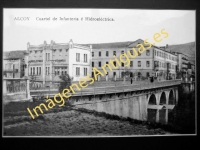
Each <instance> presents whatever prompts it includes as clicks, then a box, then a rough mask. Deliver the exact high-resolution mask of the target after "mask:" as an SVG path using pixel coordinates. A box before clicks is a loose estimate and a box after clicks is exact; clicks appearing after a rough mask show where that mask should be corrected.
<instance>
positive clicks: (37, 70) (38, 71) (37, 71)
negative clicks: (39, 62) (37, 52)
mask: <svg viewBox="0 0 200 150" xmlns="http://www.w3.org/2000/svg"><path fill="white" fill-rule="evenodd" d="M38 74H39V71H38V67H37V75H38Z"/></svg>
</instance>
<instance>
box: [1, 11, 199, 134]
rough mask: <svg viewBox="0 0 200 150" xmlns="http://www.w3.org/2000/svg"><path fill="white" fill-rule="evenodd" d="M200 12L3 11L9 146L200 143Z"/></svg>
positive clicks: (5, 117)
mask: <svg viewBox="0 0 200 150" xmlns="http://www.w3.org/2000/svg"><path fill="white" fill-rule="evenodd" d="M195 15H196V11H195V10H169V9H168V10H161V9H159V10H156V9H151V10H150V9H80V8H79V9H78V8H77V9H75V8H73V9H69V8H60V9H58V8H51V9H48V8H43V9H41V8H40V9H39V8H29V9H28V8H23V9H22V8H4V9H3V87H2V89H3V101H2V102H3V108H2V113H3V120H2V127H3V128H2V131H3V132H2V133H3V137H127V136H129V137H131V136H133V137H134V136H152V135H157V136H163V135H164V136H173V135H185V134H186V135H195V134H196V118H195V113H196V100H195V98H196V97H195V95H196V94H195V91H196V90H195V87H196V82H195V81H196V69H195V68H196V60H195V58H196V56H195V54H196V37H195V33H196V26H195V24H196V16H195Z"/></svg>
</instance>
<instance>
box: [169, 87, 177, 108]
mask: <svg viewBox="0 0 200 150" xmlns="http://www.w3.org/2000/svg"><path fill="white" fill-rule="evenodd" d="M168 104H169V105H175V104H176V100H175V95H174V92H173V90H170V92H169V101H168Z"/></svg>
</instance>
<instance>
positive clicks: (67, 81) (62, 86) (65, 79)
mask: <svg viewBox="0 0 200 150" xmlns="http://www.w3.org/2000/svg"><path fill="white" fill-rule="evenodd" d="M59 78H60V79H61V80H62V82H60V86H59V92H60V93H62V91H63V90H64V89H65V88H69V86H70V85H71V81H72V78H70V76H69V75H68V74H66V75H60V76H59Z"/></svg>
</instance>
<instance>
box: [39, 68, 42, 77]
mask: <svg viewBox="0 0 200 150" xmlns="http://www.w3.org/2000/svg"><path fill="white" fill-rule="evenodd" d="M41 71H42V67H39V75H41Z"/></svg>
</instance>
